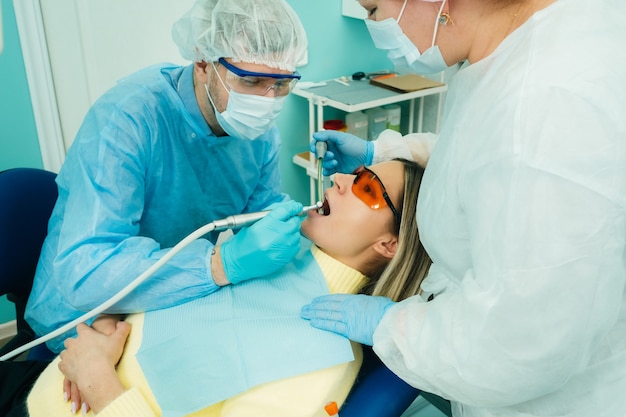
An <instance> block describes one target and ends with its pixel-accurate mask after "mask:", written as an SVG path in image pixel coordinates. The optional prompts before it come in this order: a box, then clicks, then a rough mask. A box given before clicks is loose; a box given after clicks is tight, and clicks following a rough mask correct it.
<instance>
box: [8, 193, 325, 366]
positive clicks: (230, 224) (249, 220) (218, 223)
mask: <svg viewBox="0 0 626 417" xmlns="http://www.w3.org/2000/svg"><path fill="white" fill-rule="evenodd" d="M321 207H322V202H321V201H318V202H317V203H316V204H313V205H311V206H305V207H303V208H302V211H301V212H300V213H299V214H298V215H299V216H303V215H306V213H307V212H309V211H311V210H315V209H320V208H321ZM270 212H271V210H264V211H259V212H255V213H243V214H236V215H233V216H228V217H226V218H224V219H221V220H215V221H213V222H211V223H208V224H205V225H204V226H202V227H200V228H198V229H196V230H195V231H193V232H191V233H190V234H189V235H187V237H185V238H184V239H183V240H181V241H180V242H178V243H177V244H176V245H175V246H174V247H172V249H170V250H169V251H168V252H167V253H166V254H165V255H164V256H163V257H162V258H160V259H159V260H158V261H156V262H155V263H154V264H152V265H151V266H150V268H148V269H146V270H145V271H144V272H143V273H142V274H140V275H139V276H138V277H137V278H135V279H134V280H132V281H131V282H130V283H129V284H128V285H126V286H125V287H124V288H122V289H121V290H120V291H119V292H118V293H117V294H115V295H113V297H111V298H109V299H108V300H106V301H105V302H103V303H102V304H100V305H98V306H97V307H95V308H94V309H93V310H91V311H88V312H87V313H85V314H83V315H82V316H80V317H78V318H76V319H74V320H73V321H71V322H69V323H67V324H65V325H64V326H61V327H59V328H58V329H56V330H54V331H52V332H50V333H48V334H46V335H43V336H41V337H39V338H37V339H35V340H33V341H31V342H29V343H26V344H24V345H22V346H20V347H18V348H16V349H14V350H12V351H11V352H9V353H6V354H5V355H3V356H1V357H0V361H6V360H9V359H11V358H14V357H16V356H17V355H19V354H21V353H24V352H26V351H27V350H29V349H32V348H34V347H35V346H38V345H40V344H42V343H45V342H47V341H48V340H51V339H54V338H55V337H58V336H60V335H62V334H63V333H66V332H68V331H70V330H72V329H73V328H74V327H76V326H77V325H79V324H80V323H84V322H86V321H87V320H89V319H92V318H94V317H95V316H97V315H98V314H100V313H102V312H103V311H105V310H107V309H109V308H111V307H112V306H113V305H115V304H116V303H117V302H118V301H120V300H121V299H122V298H124V297H126V296H127V295H128V294H129V293H130V292H131V291H133V290H134V289H135V288H137V287H138V286H139V284H141V283H142V282H144V281H145V280H146V279H148V278H149V277H150V276H152V274H154V273H155V272H156V271H157V270H159V268H161V267H162V266H163V265H164V264H165V263H167V262H168V261H169V260H170V259H172V257H174V256H175V255H176V254H177V253H178V252H180V251H181V250H183V249H184V248H185V247H186V246H187V245H189V244H190V243H191V242H193V241H194V240H196V239H198V238H200V237H202V236H204V235H206V234H207V233H209V232H213V231H222V230H226V229H237V228H240V227H245V226H250V225H252V224H253V223H256V222H257V221H259V220H261V219H262V218H263V217H265V216H267V215H268V214H269V213H270Z"/></svg>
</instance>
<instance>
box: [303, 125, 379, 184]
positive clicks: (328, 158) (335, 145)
mask: <svg viewBox="0 0 626 417" xmlns="http://www.w3.org/2000/svg"><path fill="white" fill-rule="evenodd" d="M318 141H321V142H326V143H327V144H328V150H327V151H326V155H325V156H324V159H323V160H322V166H323V167H324V175H332V174H334V173H335V172H342V173H346V174H349V173H351V172H353V171H354V170H355V169H357V168H358V167H359V166H361V165H371V163H372V160H373V159H374V144H373V143H372V142H368V141H366V140H365V139H361V138H359V137H357V136H354V135H351V134H349V133H345V132H339V131H337V130H323V131H320V132H315V133H313V140H312V141H311V147H310V150H311V152H313V154H315V143H316V142H318Z"/></svg>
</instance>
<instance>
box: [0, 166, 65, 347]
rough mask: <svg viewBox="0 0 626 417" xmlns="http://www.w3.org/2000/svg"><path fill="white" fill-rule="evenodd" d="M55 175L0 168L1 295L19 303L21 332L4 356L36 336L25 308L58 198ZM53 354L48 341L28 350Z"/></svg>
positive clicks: (17, 319)
mask: <svg viewBox="0 0 626 417" xmlns="http://www.w3.org/2000/svg"><path fill="white" fill-rule="evenodd" d="M55 178H56V174H54V173H53V172H49V171H45V170H43V169H36V168H13V169H8V170H5V171H2V172H0V295H7V298H8V300H9V301H11V302H12V303H13V304H14V305H15V316H16V323H17V334H16V335H15V336H14V337H13V338H12V339H11V340H9V342H8V343H6V344H5V345H4V346H3V347H2V348H1V349H0V356H1V355H4V354H5V353H9V352H10V351H12V350H13V349H15V348H17V347H19V346H22V345H24V344H25V343H28V342H30V341H31V340H33V339H34V338H35V334H34V332H33V330H32V329H31V328H30V326H29V325H28V323H27V322H26V321H25V320H24V310H25V308H26V302H27V301H28V295H29V294H30V290H31V287H32V284H33V278H34V276H35V269H36V267H37V262H38V260H39V254H40V252H41V246H42V244H43V241H44V239H45V237H46V234H47V230H48V219H49V218H50V214H51V213H52V208H53V207H54V204H55V202H56V200H57V193H58V191H57V185H56V183H55ZM52 356H53V355H52V353H51V352H50V351H49V350H47V348H46V347H45V345H40V346H37V347H35V348H33V349H31V350H30V351H29V352H28V354H27V358H28V359H49V358H51V357H52Z"/></svg>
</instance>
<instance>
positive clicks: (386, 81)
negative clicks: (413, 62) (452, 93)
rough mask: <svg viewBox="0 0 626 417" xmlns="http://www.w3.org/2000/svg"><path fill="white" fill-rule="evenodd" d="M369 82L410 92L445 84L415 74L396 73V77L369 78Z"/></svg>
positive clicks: (401, 91)
mask: <svg viewBox="0 0 626 417" xmlns="http://www.w3.org/2000/svg"><path fill="white" fill-rule="evenodd" d="M370 84H372V85H375V86H378V87H383V88H387V89H389V90H392V91H395V92H398V93H411V92H413V91H418V90H424V89H426V88H433V87H439V86H442V85H445V84H444V83H442V82H439V81H434V80H431V79H429V78H426V77H422V76H421V75H417V74H406V75H398V76H396V77H389V76H381V77H375V78H372V79H370Z"/></svg>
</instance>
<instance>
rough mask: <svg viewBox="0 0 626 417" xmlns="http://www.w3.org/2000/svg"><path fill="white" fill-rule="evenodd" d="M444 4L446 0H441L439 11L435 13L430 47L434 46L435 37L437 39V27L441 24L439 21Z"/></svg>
mask: <svg viewBox="0 0 626 417" xmlns="http://www.w3.org/2000/svg"><path fill="white" fill-rule="evenodd" d="M445 5H446V0H443V1H442V2H441V7H440V8H439V13H437V20H435V30H434V32H433V41H432V43H431V45H430V47H431V48H432V47H433V46H435V39H437V30H438V29H439V25H440V24H442V23H441V17H442V14H441V13H442V12H443V7H444V6H445ZM446 23H447V19H446Z"/></svg>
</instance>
